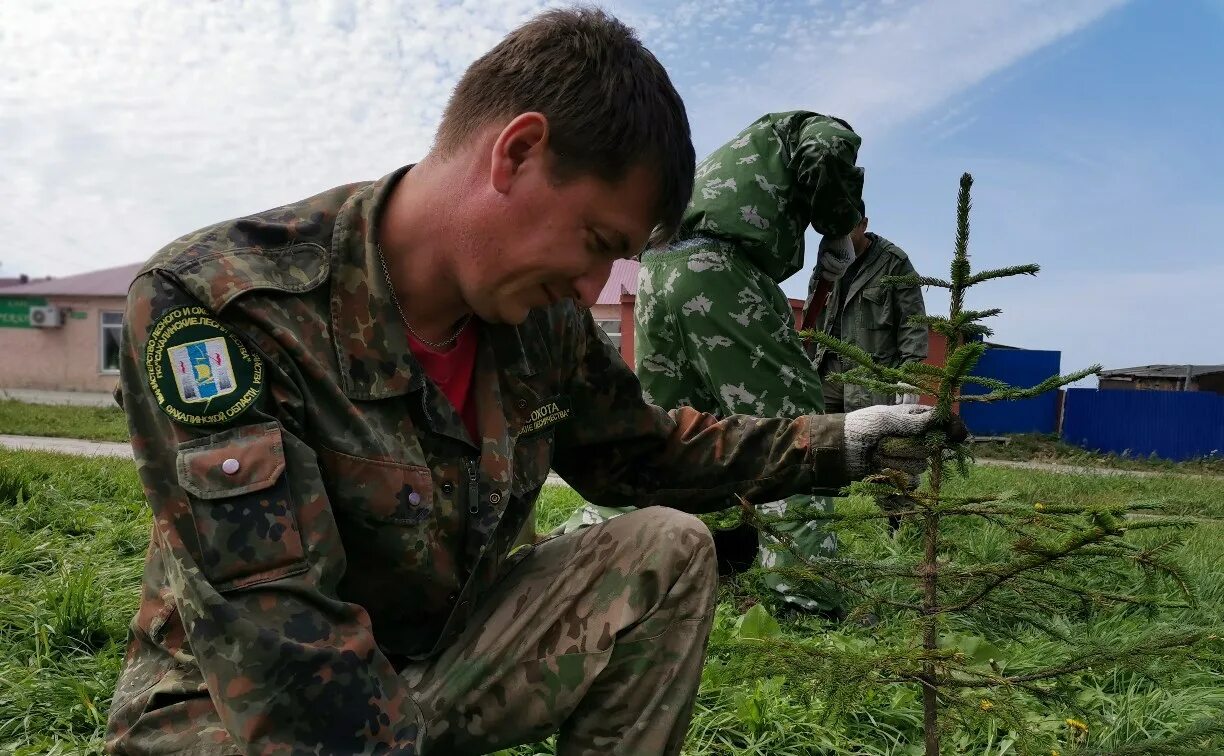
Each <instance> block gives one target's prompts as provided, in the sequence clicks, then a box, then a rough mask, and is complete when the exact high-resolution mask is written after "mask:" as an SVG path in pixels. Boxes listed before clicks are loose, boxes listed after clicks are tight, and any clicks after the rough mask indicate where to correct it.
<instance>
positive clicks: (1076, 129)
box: [0, 0, 1224, 369]
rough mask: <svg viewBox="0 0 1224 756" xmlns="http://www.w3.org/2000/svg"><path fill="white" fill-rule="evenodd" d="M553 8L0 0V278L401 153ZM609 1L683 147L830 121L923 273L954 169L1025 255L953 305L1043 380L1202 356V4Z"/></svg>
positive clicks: (1006, 252)
mask: <svg viewBox="0 0 1224 756" xmlns="http://www.w3.org/2000/svg"><path fill="white" fill-rule="evenodd" d="M550 4H555V3H552V2H550V1H549V0H413V1H405V0H318V1H317V2H306V1H305V0H303V1H302V2H289V1H288V0H282V1H280V2H276V1H274V0H215V1H214V2H202V1H199V0H197V1H195V2H184V3H175V4H164V3H154V2H148V1H145V0H62V1H61V2H57V3H44V2H36V1H35V0H8V2H4V3H0V74H2V75H0V166H2V167H3V170H0V224H3V226H4V228H5V229H6V232H5V245H4V246H3V247H0V276H3V275H14V274H17V273H23V272H24V273H29V274H32V275H45V274H51V275H68V274H72V273H79V272H83V271H87V270H91V269H96V268H100V267H106V266H110V265H120V264H124V263H130V262H135V261H139V260H142V259H145V258H147V257H148V256H149V255H151V254H152V253H153V252H154V251H155V250H156V249H157V248H158V247H159V246H161V245H162V244H163V243H165V242H166V241H168V240H170V239H172V238H174V237H175V236H178V235H180V234H182V233H184V232H186V231H189V230H191V229H194V228H198V227H199V226H202V225H205V224H207V223H211V222H214V221H217V220H221V219H224V218H228V217H233V216H236V215H240V214H244V213H248V212H252V211H255V210H259V209H263V208H266V207H271V206H274V205H278V204H282V203H284V202H289V201H292V200H295V199H299V198H301V197H304V196H308V195H310V194H313V193H315V192H317V191H319V190H321V189H323V188H326V187H328V186H333V185H337V184H341V183H347V182H349V181H353V180H360V179H369V178H375V177H378V176H380V175H383V174H385V173H387V172H389V171H390V170H392V169H393V168H395V167H396V166H397V165H399V164H402V163H406V162H410V161H412V160H414V159H416V158H418V157H419V156H420V155H421V154H423V153H424V151H425V150H426V149H427V148H428V145H429V141H430V135H431V133H432V129H433V126H434V124H435V123H436V120H437V117H438V114H439V113H440V110H441V107H442V105H443V104H444V103H445V98H446V95H447V93H448V91H449V89H450V87H451V86H452V85H453V83H454V81H455V79H456V78H457V77H458V75H459V74H460V73H461V72H462V70H463V68H464V67H465V66H466V65H467V64H468V63H469V62H470V61H471V60H472V59H473V58H475V57H476V56H477V55H479V54H480V53H481V52H483V51H484V50H485V49H487V48H488V47H489V46H491V45H492V44H494V43H495V42H496V41H497V39H499V38H500V37H501V35H502V34H504V33H505V32H506V31H507V30H508V29H509V28H511V27H513V26H514V25H515V24H517V23H519V22H520V21H521V20H523V19H525V18H527V17H528V16H530V15H531V14H533V13H534V12H536V11H538V10H539V9H540V8H541V7H544V6H546V5H550ZM605 7H607V8H608V9H609V10H611V11H613V12H615V13H617V14H618V15H620V16H622V17H623V18H624V19H625V20H627V21H628V22H630V23H631V24H633V25H634V26H636V27H637V28H638V29H639V30H640V32H641V35H642V37H643V39H644V41H645V42H646V44H647V45H648V46H650V47H651V48H652V49H653V50H655V52H656V53H657V54H658V55H659V57H660V58H661V59H662V60H663V62H664V64H665V65H667V66H668V68H669V70H670V71H671V72H672V75H673V78H674V79H675V81H676V83H677V86H678V88H679V89H680V90H681V94H682V95H684V97H685V100H686V103H687V105H688V108H689V112H690V118H691V120H692V124H693V131H694V141H695V143H696V146H697V150H698V153H699V154H701V153H704V152H706V151H708V150H710V149H712V148H714V147H716V146H717V145H718V144H720V143H722V142H723V141H725V140H726V139H727V138H729V137H730V136H731V135H733V134H734V133H735V131H737V130H738V129H739V128H740V127H742V126H743V125H744V124H746V123H748V122H749V121H751V120H753V119H755V118H756V117H757V116H758V115H760V114H761V113H763V112H766V111H769V110H790V109H796V108H806V109H811V110H816V111H821V112H827V113H833V114H837V115H841V116H843V117H846V118H848V119H849V120H850V121H851V122H852V123H853V124H854V126H855V128H856V129H857V130H858V131H860V132H861V133H862V134H863V136H864V147H863V150H862V154H861V160H860V162H861V163H862V164H863V165H864V166H865V167H866V170H867V192H866V194H867V203H868V208H869V215H870V216H871V219H872V227H873V229H874V230H876V231H878V232H879V233H881V234H883V235H885V236H887V237H889V238H890V239H892V240H893V241H895V242H896V243H898V244H900V245H901V246H902V247H903V248H905V249H906V250H907V251H908V252H909V253H910V256H911V258H912V259H913V260H914V262H915V264H916V265H917V266H918V268H919V269H920V270H922V271H924V272H927V271H929V272H931V273H932V274H942V273H943V272H944V271H945V270H946V266H947V259H948V256H949V254H950V252H951V244H952V231H953V219H954V200H955V193H956V184H957V178H958V177H959V175H960V174H961V172H963V171H966V170H967V171H970V172H972V173H973V174H974V176H975V178H976V180H977V183H976V186H975V213H974V216H973V234H972V239H971V252H972V254H973V255H974V260H975V262H976V264H978V265H979V266H991V267H993V266H997V265H1004V264H1009V263H1020V262H1037V263H1040V264H1041V265H1042V266H1043V272H1042V274H1041V275H1040V276H1039V277H1038V278H1036V279H1024V280H1019V281H1015V282H1004V283H999V284H996V285H993V286H988V287H983V290H982V293H981V294H978V295H977V296H976V297H974V296H973V295H972V294H971V304H977V305H981V306H994V305H998V306H1002V307H1004V308H1005V309H1006V313H1005V314H1004V316H1003V317H1002V318H1000V319H999V320H998V322H997V323H996V324H995V327H996V330H997V336H996V338H997V340H999V341H1001V342H1004V343H1010V344H1015V345H1019V346H1026V347H1032V348H1045V349H1058V350H1061V351H1063V353H1064V358H1063V366H1064V369H1070V368H1074V367H1079V366H1082V365H1086V364H1089V363H1091V362H1101V363H1104V364H1105V365H1106V366H1107V367H1119V366H1125V365H1130V364H1144V363H1154V362H1200V363H1219V362H1224V354H1222V353H1221V351H1222V350H1221V346H1220V344H1221V339H1220V338H1219V337H1218V336H1217V335H1216V333H1215V331H1216V329H1218V328H1220V327H1221V326H1220V324H1224V296H1222V295H1221V292H1220V288H1221V283H1222V282H1224V254H1221V251H1220V250H1219V249H1218V247H1219V243H1218V241H1217V240H1218V239H1220V238H1221V236H1222V235H1224V233H1222V232H1224V188H1222V187H1221V182H1220V181H1219V179H1218V177H1219V176H1221V175H1222V174H1224V139H1221V138H1220V137H1219V135H1218V134H1219V128H1220V124H1221V123H1222V122H1224V96H1221V94H1220V86H1221V85H1220V83H1219V82H1220V81H1221V80H1224V52H1221V47H1220V45H1219V40H1221V39H1224V0H1130V2H1127V1H1126V0H1076V1H1075V2H1070V1H1066V2H1064V1H1063V0H1009V1H1008V2H998V3H994V2H981V1H980V0H915V1H910V2H902V1H901V0H753V1H738V2H737V1H733V0H707V1H706V2H701V3H696V2H679V3H654V4H652V3H648V2H646V1H645V0H612V1H611V2H607V3H605ZM805 283H806V276H803V275H800V276H796V277H795V278H794V279H792V280H791V281H789V282H787V284H786V285H785V287H784V288H786V290H787V291H788V293H790V294H792V295H799V294H801V293H802V290H803V287H804V285H805ZM928 304H929V307H930V309H932V310H938V309H940V308H941V307H943V305H944V300H943V299H942V298H941V297H940V296H939V294H938V292H930V293H928Z"/></svg>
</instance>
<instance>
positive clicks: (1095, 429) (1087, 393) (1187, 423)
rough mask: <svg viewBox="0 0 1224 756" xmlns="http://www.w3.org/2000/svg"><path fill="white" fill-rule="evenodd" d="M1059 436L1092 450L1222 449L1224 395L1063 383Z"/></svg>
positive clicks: (1177, 453)
mask: <svg viewBox="0 0 1224 756" xmlns="http://www.w3.org/2000/svg"><path fill="white" fill-rule="evenodd" d="M1062 433H1063V438H1064V439H1065V440H1066V441H1067V442H1068V443H1071V444H1075V445H1076V446H1082V447H1084V448H1085V449H1091V450H1092V451H1100V452H1105V453H1112V454H1119V455H1124V456H1130V457H1148V456H1151V455H1153V454H1155V455H1156V456H1158V457H1161V458H1163V459H1170V460H1176V461H1182V460H1187V459H1198V458H1200V457H1207V456H1218V455H1220V454H1221V453H1224V396H1219V395H1218V394H1211V393H1207V392H1202V391H1124V390H1116V391H1115V390H1107V391H1100V390H1097V389H1068V390H1067V399H1066V404H1065V406H1064V409H1063V430H1062Z"/></svg>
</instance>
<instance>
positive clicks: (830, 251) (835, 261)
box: [816, 236, 854, 283]
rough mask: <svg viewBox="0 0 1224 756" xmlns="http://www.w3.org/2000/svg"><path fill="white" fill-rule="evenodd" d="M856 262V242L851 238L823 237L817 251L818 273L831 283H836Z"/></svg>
mask: <svg viewBox="0 0 1224 756" xmlns="http://www.w3.org/2000/svg"><path fill="white" fill-rule="evenodd" d="M852 262H854V242H852V241H850V237H849V236H822V237H820V247H819V248H818V249H817V251H816V272H817V273H819V274H820V277H821V278H823V279H824V280H826V281H828V282H829V283H834V282H836V281H837V279H839V278H841V277H842V274H843V273H845V272H846V268H849V267H850V263H852Z"/></svg>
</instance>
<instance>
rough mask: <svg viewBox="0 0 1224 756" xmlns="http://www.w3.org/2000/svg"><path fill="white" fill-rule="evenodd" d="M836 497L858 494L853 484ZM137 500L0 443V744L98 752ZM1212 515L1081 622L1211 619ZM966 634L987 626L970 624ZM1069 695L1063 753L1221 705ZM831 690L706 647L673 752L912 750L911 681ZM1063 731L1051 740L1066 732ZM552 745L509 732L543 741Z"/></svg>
mask: <svg viewBox="0 0 1224 756" xmlns="http://www.w3.org/2000/svg"><path fill="white" fill-rule="evenodd" d="M954 485H955V487H956V488H957V489H958V490H959V491H961V492H968V491H1000V490H1011V491H1015V492H1017V494H1018V495H1019V496H1021V497H1029V498H1031V499H1033V500H1034V501H1036V500H1038V499H1040V500H1043V501H1064V502H1083V501H1089V500H1093V501H1101V500H1106V501H1151V502H1156V503H1165V504H1168V505H1169V507H1170V509H1172V510H1174V511H1177V512H1180V513H1186V514H1193V515H1196V516H1199V517H1203V518H1209V517H1216V516H1224V481H1219V482H1217V481H1213V480H1197V479H1184V478H1173V477H1156V478H1143V479H1137V478H1112V477H1110V478H1106V477H1087V476H1085V477H1076V476H1068V475H1056V474H1046V473H1034V472H1029V471H1019V470H1011V469H985V468H982V469H977V470H975V471H974V472H973V474H972V475H971V477H970V478H968V479H966V480H961V481H957V482H956V483H955V484H954ZM546 490H547V494H546V496H545V497H544V498H543V499H542V500H541V504H540V523H539V525H540V529H541V530H546V529H548V528H549V527H551V526H553V525H556V524H558V523H559V522H561V521H562V520H564V519H565V517H566V516H567V515H568V513H569V512H570V511H571V510H572V509H573V508H574V507H575V506H576V505H577V504H578V503H580V500H579V499H578V498H577V496H576V495H575V494H574V493H573V492H572V491H570V490H568V489H565V488H549V489H546ZM841 505H842V506H845V507H848V508H856V507H870V506H872V505H871V504H870V502H866V501H860V500H857V499H850V500H846V501H844V502H841ZM148 525H149V516H148V511H147V507H146V505H145V504H144V501H143V496H142V494H141V490H140V486H139V483H138V481H137V478H136V474H135V469H134V466H133V464H132V463H131V462H130V461H126V460H109V459H83V458H75V457H64V456H60V455H54V454H47V453H37V452H13V451H4V450H0V596H3V597H4V598H3V601H2V602H0V753H5V754H8V753H13V754H22V756H26V755H27V754H28V755H30V756H32V755H33V754H47V753H96V752H99V750H100V746H101V734H102V730H103V726H104V723H105V718H106V711H107V702H108V700H109V698H110V694H111V689H112V686H113V685H114V681H115V677H116V675H117V674H118V671H119V665H120V660H121V656H122V651H123V644H124V640H125V635H126V625H127V622H128V621H129V619H130V618H131V615H132V613H133V612H134V610H135V608H136V602H137V595H138V585H139V580H140V572H141V565H142V561H143V553H144V549H145V546H146V543H147V533H148ZM952 535H953V539H952V540H954V541H955V542H956V544H957V545H956V548H958V549H962V550H965V551H972V550H979V551H981V550H989V549H990V548H992V544H995V541H996V540H997V534H995V533H991V532H990V529H989V528H978V529H976V530H969V529H968V528H966V529H965V530H964V531H963V532H960V533H953V534H952ZM1222 542H1224V526H1222V525H1221V524H1219V523H1215V522H1211V521H1204V522H1202V523H1201V524H1199V525H1198V526H1197V527H1196V528H1195V529H1194V530H1193V531H1192V532H1191V533H1190V534H1189V539H1188V541H1187V542H1186V544H1185V545H1184V546H1182V547H1180V555H1181V557H1182V559H1183V561H1184V563H1185V564H1186V566H1187V568H1188V570H1189V572H1190V575H1191V576H1192V577H1193V579H1194V580H1195V581H1196V583H1197V585H1198V589H1199V597H1200V601H1201V604H1200V607H1199V609H1197V610H1190V609H1185V610H1177V611H1176V612H1173V613H1170V614H1167V615H1165V616H1164V617H1162V618H1160V619H1159V620H1158V621H1157V620H1153V619H1150V618H1148V617H1146V616H1135V615H1128V614H1125V613H1120V612H1119V613H1107V614H1106V613H1102V614H1100V615H1099V616H1095V617H1094V618H1093V622H1092V623H1091V630H1090V632H1091V633H1093V634H1094V636H1098V637H1100V638H1102V639H1107V638H1109V637H1111V636H1112V637H1121V636H1126V635H1131V634H1135V633H1142V632H1145V631H1150V630H1152V629H1153V628H1156V627H1158V626H1160V623H1163V625H1164V626H1182V625H1185V624H1189V623H1200V624H1201V623H1205V622H1206V623H1213V624H1216V625H1220V626H1224V580H1222V579H1221V573H1222V572H1224V556H1221V543H1222ZM888 547H889V542H888V541H887V539H886V537H885V536H884V535H883V533H882V532H880V533H877V534H867V535H864V536H858V537H853V538H847V539H846V542H845V548H846V549H847V550H850V551H852V552H855V553H870V552H872V551H874V550H879V549H885V548H888ZM737 615H738V612H737V611H736V609H735V608H734V607H733V606H732V605H731V603H729V602H723V603H722V604H721V605H720V608H719V612H718V616H717V620H716V628H715V631H714V632H715V638H716V639H717V638H719V637H725V636H726V635H727V634H729V633H733V632H734V627H735V622H736V618H737ZM782 629H783V632H785V633H790V634H803V635H806V636H809V637H817V638H820V639H822V642H824V643H828V644H829V645H830V646H831V647H834V648H862V647H863V646H864V645H865V644H871V643H873V642H876V639H878V638H879V637H881V635H883V634H887V633H889V632H891V631H892V630H891V628H890V624H889V622H888V620H887V618H884V622H883V623H882V624H881V625H880V626H878V627H876V628H874V629H872V630H871V631H867V630H864V629H861V628H857V627H853V628H852V627H846V626H833V625H827V624H823V623H821V622H817V621H815V620H810V619H790V620H785V619H784V620H783V621H782ZM955 631H956V632H957V633H959V634H960V635H961V636H964V637H972V636H974V635H975V634H976V635H984V634H986V630H985V629H984V628H977V627H974V626H972V625H971V624H966V625H964V626H961V627H957V628H955ZM996 645H997V647H998V651H997V653H999V654H1001V655H1003V658H1006V659H1007V660H1008V662H1009V663H1010V664H1011V665H1012V666H1013V667H1023V666H1024V665H1025V663H1026V661H1035V660H1039V659H1040V658H1042V657H1043V655H1047V654H1049V653H1052V650H1051V646H1050V644H1049V642H1048V641H1046V640H1044V639H1041V638H1037V637H1032V636H1021V637H1020V638H1018V639H1016V640H1014V641H999V642H997V644H996ZM1074 683H1075V685H1076V689H1077V691H1078V692H1077V694H1076V696H1077V701H1079V707H1078V709H1077V710H1076V711H1075V712H1067V711H1046V710H1039V709H1035V710H1034V711H1033V712H1032V713H1031V717H1030V719H1031V721H1033V722H1036V723H1038V724H1039V725H1040V726H1042V727H1045V728H1047V729H1048V730H1049V731H1050V732H1051V733H1053V735H1054V736H1055V737H1056V738H1058V739H1059V742H1060V753H1061V754H1063V756H1066V755H1067V754H1071V753H1075V752H1076V750H1075V748H1074V747H1073V746H1072V744H1071V741H1072V740H1073V739H1074V737H1075V735H1076V733H1075V732H1074V731H1071V730H1070V729H1069V728H1068V727H1067V725H1066V724H1065V719H1066V718H1067V717H1070V716H1076V717H1077V718H1079V719H1083V720H1084V721H1085V722H1086V724H1087V725H1088V728H1089V729H1088V735H1087V740H1088V744H1089V745H1091V746H1093V747H1095V748H1100V749H1104V750H1105V751H1106V752H1109V751H1111V750H1116V749H1118V748H1121V747H1123V746H1124V744H1126V743H1129V742H1133V741H1135V740H1137V739H1139V738H1142V737H1151V736H1156V735H1160V734H1162V733H1168V732H1172V731H1176V730H1179V729H1182V728H1185V727H1186V726H1188V725H1190V724H1191V723H1193V722H1198V721H1201V720H1202V719H1203V718H1205V717H1211V716H1215V717H1220V716H1222V715H1221V712H1222V711H1224V670H1222V669H1221V668H1219V667H1218V666H1216V665H1211V664H1207V663H1193V664H1191V665H1189V666H1187V667H1184V668H1177V669H1172V668H1171V669H1170V670H1169V679H1166V680H1164V684H1163V685H1161V686H1159V687H1158V686H1156V685H1154V684H1153V683H1151V682H1150V681H1149V680H1147V679H1145V678H1143V677H1139V676H1135V675H1130V674H1125V675H1123V674H1114V673H1111V672H1109V671H1108V670H1098V671H1094V672H1092V673H1086V674H1083V675H1080V676H1079V677H1078V678H1077V679H1076V680H1075V681H1074ZM826 714H828V712H827V711H826V702H825V701H822V700H821V699H820V698H819V696H817V697H815V698H809V697H805V696H803V695H801V694H799V693H798V692H796V691H793V690H790V689H788V688H787V687H786V686H785V685H783V684H782V683H781V682H780V681H779V680H777V679H761V680H743V679H738V678H736V679H731V678H730V677H729V675H728V674H727V673H726V672H725V670H723V668H722V666H721V664H720V662H719V659H718V658H717V656H715V657H714V658H712V659H711V661H710V662H709V663H708V664H707V668H706V673H705V676H704V679H703V688H702V693H701V696H700V699H699V702H698V707H697V711H696V713H695V716H694V720H693V725H692V729H691V731H690V736H689V740H688V745H687V747H686V751H685V752H686V753H687V754H692V755H694V756H696V755H698V754H700V755H702V756H706V755H711V756H712V755H714V754H727V755H730V754H762V755H763V754H771V755H773V754H778V755H782V756H785V755H786V754H820V753H853V754H863V755H869V754H891V755H895V756H900V755H902V754H906V755H908V754H917V753H920V750H919V747H918V745H917V744H919V743H920V742H921V736H920V722H921V709H920V705H919V701H918V698H917V695H916V693H915V692H914V691H913V690H911V689H907V688H900V687H897V688H888V689H881V690H880V692H879V694H878V695H875V696H873V697H872V698H871V699H870V700H867V701H865V702H863V703H862V704H861V705H860V706H856V707H853V708H852V709H850V710H849V711H846V712H844V713H841V714H839V715H837V716H826ZM1064 740H1065V741H1066V742H1063V741H1064ZM946 742H947V744H948V747H949V748H950V749H952V750H950V752H955V753H966V754H968V753H972V754H1008V753H1015V749H1014V746H1012V745H1010V736H1009V735H1008V734H1007V733H1006V732H1005V731H1004V730H1003V729H1001V728H999V727H997V726H991V725H982V726H981V727H980V728H979V729H977V730H973V731H970V732H961V733H958V734H956V735H954V736H950V737H949V738H948V739H947V741H946ZM1196 749H1197V750H1191V751H1187V752H1188V753H1219V752H1221V751H1224V743H1219V742H1209V741H1207V740H1204V741H1202V742H1201V743H1199V744H1198V745H1197V746H1196ZM548 752H550V751H549V746H548V745H547V744H543V745H540V746H536V747H530V746H525V747H521V748H517V749H514V750H513V751H512V753H514V754H516V755H521V754H531V753H548Z"/></svg>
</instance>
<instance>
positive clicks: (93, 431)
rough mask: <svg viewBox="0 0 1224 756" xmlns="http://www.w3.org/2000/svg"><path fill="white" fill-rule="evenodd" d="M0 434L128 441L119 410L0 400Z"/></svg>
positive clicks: (124, 421)
mask: <svg viewBox="0 0 1224 756" xmlns="http://www.w3.org/2000/svg"><path fill="white" fill-rule="evenodd" d="M0 433H3V434H11V435H15V436H55V437H57V438H83V439H86V440H89V441H127V440H128V427H127V420H126V419H125V418H124V416H123V410H121V409H119V408H118V407H77V406H73V405H62V404H56V405H50V404H26V403H25V402H19V401H17V400H15V399H3V400H0Z"/></svg>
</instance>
